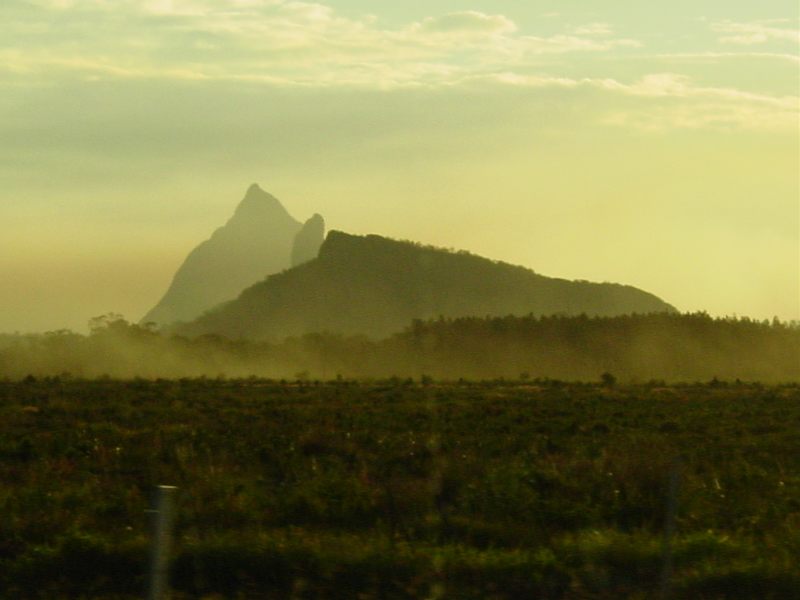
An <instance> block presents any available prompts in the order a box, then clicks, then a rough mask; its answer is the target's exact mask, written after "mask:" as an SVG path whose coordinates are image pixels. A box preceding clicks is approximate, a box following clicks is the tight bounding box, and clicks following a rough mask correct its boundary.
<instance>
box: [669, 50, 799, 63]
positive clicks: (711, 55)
mask: <svg viewBox="0 0 800 600" xmlns="http://www.w3.org/2000/svg"><path fill="white" fill-rule="evenodd" d="M654 58H659V59H664V60H670V61H673V60H687V61H697V60H699V61H708V60H716V59H740V60H741V59H752V58H757V59H765V60H780V61H787V62H793V63H800V54H786V53H780V52H670V53H664V54H657V55H655V56H654Z"/></svg>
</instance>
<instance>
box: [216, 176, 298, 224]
mask: <svg viewBox="0 0 800 600" xmlns="http://www.w3.org/2000/svg"><path fill="white" fill-rule="evenodd" d="M240 219H247V220H250V219H262V220H263V219H282V220H284V221H286V220H287V219H289V220H292V221H294V219H292V216H291V215H290V214H289V212H288V211H287V210H286V208H285V207H284V206H283V204H281V202H280V200H278V199H277V198H276V197H275V196H273V195H272V194H270V193H268V192H265V191H264V190H262V189H261V187H260V186H259V185H258V184H257V183H254V184H252V185H251V186H250V187H249V188H247V193H246V194H245V196H244V198H242V201H241V202H240V203H239V206H237V207H236V211H235V212H234V213H233V217H231V220H230V221H229V223H231V222H234V221H238V220H240Z"/></svg>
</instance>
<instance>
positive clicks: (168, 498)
mask: <svg viewBox="0 0 800 600" xmlns="http://www.w3.org/2000/svg"><path fill="white" fill-rule="evenodd" d="M177 489H178V488H176V487H174V486H171V485H159V486H158V487H157V488H156V494H155V510H153V511H152V514H153V534H152V535H153V537H152V541H151V545H150V576H149V578H148V590H147V600H167V598H168V597H169V553H170V547H171V546H172V523H173V516H174V507H173V501H174V497H175V490H177Z"/></svg>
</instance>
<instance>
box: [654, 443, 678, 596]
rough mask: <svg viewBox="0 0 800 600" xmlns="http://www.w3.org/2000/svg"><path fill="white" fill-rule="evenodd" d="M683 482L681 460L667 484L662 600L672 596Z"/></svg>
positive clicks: (660, 586) (674, 463)
mask: <svg viewBox="0 0 800 600" xmlns="http://www.w3.org/2000/svg"><path fill="white" fill-rule="evenodd" d="M680 480H681V459H680V458H676V459H675V460H674V461H673V463H672V469H671V470H670V473H669V481H668V483H667V502H666V518H665V520H664V539H663V541H662V546H661V564H662V566H661V581H660V584H659V594H658V597H659V598H660V600H668V599H669V597H670V596H671V594H672V537H673V536H674V535H675V520H676V517H677V513H678V487H679V486H680Z"/></svg>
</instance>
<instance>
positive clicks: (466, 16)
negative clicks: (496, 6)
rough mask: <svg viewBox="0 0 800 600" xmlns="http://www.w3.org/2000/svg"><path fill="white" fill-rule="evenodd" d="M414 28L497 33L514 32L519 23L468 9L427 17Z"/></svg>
mask: <svg viewBox="0 0 800 600" xmlns="http://www.w3.org/2000/svg"><path fill="white" fill-rule="evenodd" d="M413 29H414V30H416V31H419V32H422V33H445V34H479V35H480V34H488V35H497V34H508V33H514V32H515V31H517V25H516V24H515V23H514V22H513V21H512V20H511V19H509V18H507V17H504V16H503V15H487V14H484V13H481V12H478V11H474V10H468V11H463V12H454V13H450V14H447V15H443V16H441V17H427V18H426V19H424V20H423V21H422V22H420V23H418V24H416V25H415V26H414V28H413Z"/></svg>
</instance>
